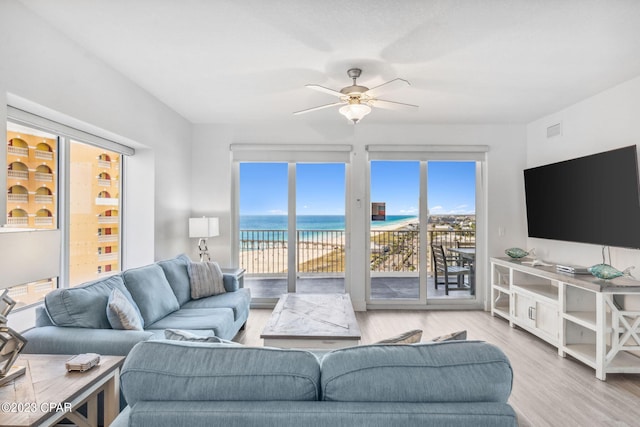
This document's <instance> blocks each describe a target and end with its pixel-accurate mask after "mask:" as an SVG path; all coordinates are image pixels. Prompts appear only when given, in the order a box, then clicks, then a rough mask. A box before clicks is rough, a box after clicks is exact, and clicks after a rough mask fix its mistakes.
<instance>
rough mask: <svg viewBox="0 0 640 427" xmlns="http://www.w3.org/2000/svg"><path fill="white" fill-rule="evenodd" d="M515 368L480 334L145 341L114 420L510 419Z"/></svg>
mask: <svg viewBox="0 0 640 427" xmlns="http://www.w3.org/2000/svg"><path fill="white" fill-rule="evenodd" d="M512 380H513V373H512V370H511V365H510V363H509V360H508V359H507V357H506V356H505V355H504V353H503V352H502V351H501V350H500V349H498V348H497V347H495V346H493V345H491V344H487V343H485V342H479V341H451V342H443V343H431V344H409V345H368V346H359V347H352V348H345V349H340V350H334V351H331V352H329V353H326V354H324V355H323V356H321V357H318V356H316V355H314V354H312V353H310V352H307V351H303V350H283V349H274V348H256V347H243V346H241V345H238V344H235V345H230V344H209V343H195V342H183V341H146V342H141V343H139V344H137V345H136V346H135V347H134V348H133V350H132V351H131V352H130V353H129V356H128V357H127V360H126V361H125V364H124V366H123V368H122V373H121V376H120V381H121V388H122V391H123V393H124V397H125V398H126V400H127V402H128V404H129V406H127V407H126V408H125V409H124V410H123V411H122V412H121V413H120V415H119V416H118V417H117V418H116V420H115V422H114V424H112V426H113V427H125V426H135V427H164V426H167V427H168V426H171V427H173V426H178V425H181V426H195V427H197V426H211V425H220V426H230V427H233V426H238V427H240V426H242V427H246V426H260V427H287V426H311V427H321V426H323V427H324V426H327V427H328V426H330V427H340V426H345V427H354V426H355V427H357V426H363V427H364V426H366V427H376V426H379V427H383V426H384V427H393V426H402V427H406V426H418V425H438V426H473V427H481V426H491V427H496V426H497V427H499V426H517V418H516V415H515V412H514V411H513V409H512V408H511V406H510V405H509V404H508V403H507V400H508V398H509V395H510V393H511V387H512Z"/></svg>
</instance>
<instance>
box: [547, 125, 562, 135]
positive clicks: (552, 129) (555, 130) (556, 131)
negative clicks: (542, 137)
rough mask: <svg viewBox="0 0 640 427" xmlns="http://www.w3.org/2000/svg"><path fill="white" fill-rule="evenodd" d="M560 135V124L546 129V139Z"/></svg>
mask: <svg viewBox="0 0 640 427" xmlns="http://www.w3.org/2000/svg"><path fill="white" fill-rule="evenodd" d="M560 135H562V123H556V124H555V125H551V126H549V127H548V128H547V138H553V137H554V136H560Z"/></svg>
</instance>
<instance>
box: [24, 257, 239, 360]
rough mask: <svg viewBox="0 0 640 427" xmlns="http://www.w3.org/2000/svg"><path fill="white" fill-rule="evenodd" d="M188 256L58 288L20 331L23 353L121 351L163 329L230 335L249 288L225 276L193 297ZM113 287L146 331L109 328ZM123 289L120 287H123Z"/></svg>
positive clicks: (159, 335)
mask: <svg viewBox="0 0 640 427" xmlns="http://www.w3.org/2000/svg"><path fill="white" fill-rule="evenodd" d="M190 262H191V261H190V259H189V258H188V257H187V256H186V255H180V256H178V257H176V258H173V259H169V260H165V261H160V262H157V263H154V264H151V265H147V266H144V267H140V268H134V269H130V270H125V271H124V272H122V273H120V274H117V275H114V276H109V277H107V278H104V279H100V280H97V281H94V282H90V283H87V284H85V285H82V286H78V287H74V288H69V289H57V290H55V291H53V292H51V293H49V294H48V295H47V296H46V297H45V302H44V306H43V307H38V309H37V314H36V327H35V328H32V329H30V330H28V331H25V332H24V337H25V338H26V339H27V340H28V343H27V345H26V346H25V348H24V353H47V354H78V353H98V354H112V355H122V356H125V355H127V354H128V353H129V351H130V350H131V349H132V348H133V346H134V345H135V344H137V343H138V342H140V341H147V340H150V339H164V331H165V329H181V330H187V331H190V332H192V333H195V334H197V335H203V336H213V335H215V336H217V337H219V338H223V339H232V338H233V337H234V336H235V335H236V334H237V333H238V331H239V330H240V329H241V328H242V327H243V326H244V324H245V322H246V321H247V318H248V316H249V304H250V302H251V295H250V292H249V289H245V288H239V284H238V281H237V280H236V278H235V277H234V276H231V275H224V278H223V282H224V288H225V290H226V292H225V293H222V294H219V295H215V296H209V297H206V298H201V299H197V300H192V299H191V292H190V279H189V272H188V265H189V263H190ZM114 288H117V289H119V290H121V291H123V293H127V294H128V295H130V297H131V298H132V299H133V301H134V302H135V305H136V306H137V308H138V310H139V313H140V315H141V317H142V319H143V320H144V330H138V331H136V330H121V329H113V328H112V327H111V324H110V322H109V319H108V317H107V310H106V309H107V301H108V298H109V295H110V293H111V292H112V290H113V289H114ZM123 289H124V290H123Z"/></svg>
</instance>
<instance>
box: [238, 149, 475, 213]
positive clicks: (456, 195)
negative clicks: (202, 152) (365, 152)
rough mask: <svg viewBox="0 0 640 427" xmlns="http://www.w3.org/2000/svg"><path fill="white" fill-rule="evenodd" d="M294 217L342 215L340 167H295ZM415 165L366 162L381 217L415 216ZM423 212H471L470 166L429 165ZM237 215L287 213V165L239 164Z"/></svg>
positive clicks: (342, 170)
mask: <svg viewBox="0 0 640 427" xmlns="http://www.w3.org/2000/svg"><path fill="white" fill-rule="evenodd" d="M296 174H297V177H296V184H297V194H296V209H297V212H298V215H343V214H344V210H345V208H344V206H345V184H344V181H345V166H344V165H343V164H332V163H325V164H315V163H313V164H298V165H297V166H296ZM419 176H420V164H419V162H386V161H384V162H383V161H375V162H372V163H371V201H372V202H386V207H387V215H416V216H417V215H418V197H419V186H420V181H419ZM427 179H428V182H429V192H428V199H429V210H430V213H431V214H432V215H442V214H473V213H474V212H475V163H474V162H429V165H428V176H427ZM240 213H241V215H285V214H286V213H287V164H286V163H241V164H240Z"/></svg>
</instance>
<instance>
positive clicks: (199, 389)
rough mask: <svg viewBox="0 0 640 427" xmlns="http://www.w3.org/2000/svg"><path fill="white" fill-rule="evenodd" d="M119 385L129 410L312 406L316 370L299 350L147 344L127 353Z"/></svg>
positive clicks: (317, 379) (311, 357)
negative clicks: (160, 405)
mask: <svg viewBox="0 0 640 427" xmlns="http://www.w3.org/2000/svg"><path fill="white" fill-rule="evenodd" d="M158 355H162V357H158ZM120 381H121V385H122V390H123V392H124V395H125V398H126V399H127V402H128V404H129V405H130V406H132V407H135V405H136V403H137V402H139V401H243V400H244V401H264V400H269V401H306V400H318V385H319V382H320V365H319V363H318V359H317V358H316V357H315V356H314V355H313V354H311V353H309V352H307V351H302V350H281V349H272V348H256V347H241V346H230V345H227V344H212V343H192V342H181V341H147V342H143V343H139V344H138V345H136V346H135V347H134V348H133V349H132V350H131V352H130V353H129V356H128V357H127V359H126V361H125V363H124V366H123V367H122V374H121V375H120Z"/></svg>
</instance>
